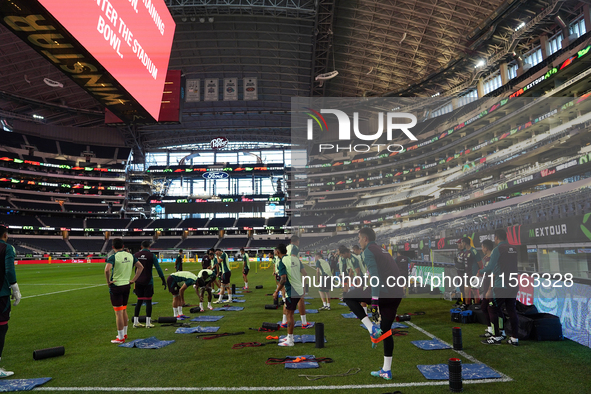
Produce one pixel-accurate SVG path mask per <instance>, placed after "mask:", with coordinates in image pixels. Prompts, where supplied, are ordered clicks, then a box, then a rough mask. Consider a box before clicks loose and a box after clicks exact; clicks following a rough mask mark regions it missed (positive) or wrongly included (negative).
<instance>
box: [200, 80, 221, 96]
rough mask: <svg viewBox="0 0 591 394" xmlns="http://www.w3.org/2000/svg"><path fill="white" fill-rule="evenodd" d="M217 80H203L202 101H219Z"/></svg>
mask: <svg viewBox="0 0 591 394" xmlns="http://www.w3.org/2000/svg"><path fill="white" fill-rule="evenodd" d="M218 84H219V80H218V79H217V78H214V79H206V80H205V93H204V94H203V101H218V99H219V86H218Z"/></svg>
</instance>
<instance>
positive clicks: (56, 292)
mask: <svg viewBox="0 0 591 394" xmlns="http://www.w3.org/2000/svg"><path fill="white" fill-rule="evenodd" d="M99 286H106V285H92V286H88V287H80V288H78V289H68V290H60V291H54V292H53V293H45V294H35V295H30V296H25V297H23V298H22V299H23V300H24V299H26V298H34V297H43V296H47V295H53V294H59V293H67V292H70V291H76V290H86V289H92V288H93V287H99Z"/></svg>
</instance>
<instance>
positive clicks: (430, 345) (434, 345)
mask: <svg viewBox="0 0 591 394" xmlns="http://www.w3.org/2000/svg"><path fill="white" fill-rule="evenodd" d="M410 343H412V344H413V345H415V346H416V347H418V348H419V349H423V350H440V349H451V346H449V345H446V344H445V343H443V342H441V341H439V340H437V339H430V340H424V341H410Z"/></svg>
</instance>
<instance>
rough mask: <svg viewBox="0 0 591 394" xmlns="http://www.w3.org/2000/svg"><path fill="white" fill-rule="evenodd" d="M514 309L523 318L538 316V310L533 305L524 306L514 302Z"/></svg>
mask: <svg viewBox="0 0 591 394" xmlns="http://www.w3.org/2000/svg"><path fill="white" fill-rule="evenodd" d="M515 309H516V310H517V312H518V313H521V314H523V315H525V316H530V315H535V314H538V313H539V312H538V308H536V306H535V305H525V304H522V303H521V302H519V301H516V302H515Z"/></svg>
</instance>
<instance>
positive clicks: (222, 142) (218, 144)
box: [211, 137, 229, 149]
mask: <svg viewBox="0 0 591 394" xmlns="http://www.w3.org/2000/svg"><path fill="white" fill-rule="evenodd" d="M228 142H229V141H228V139H227V138H226V137H217V138H214V139H213V140H211V149H221V148H224V147H225V146H226V145H228Z"/></svg>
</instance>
